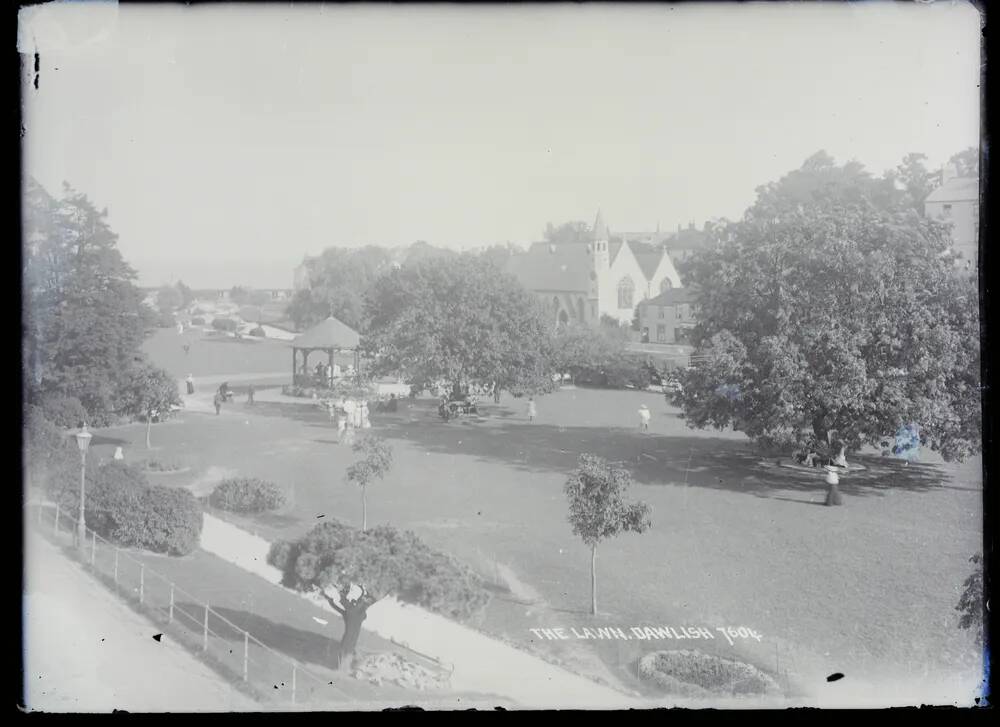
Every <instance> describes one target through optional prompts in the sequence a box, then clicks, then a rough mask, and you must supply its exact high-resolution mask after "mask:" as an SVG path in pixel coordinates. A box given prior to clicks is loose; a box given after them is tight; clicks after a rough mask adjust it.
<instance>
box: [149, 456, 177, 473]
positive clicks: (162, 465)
mask: <svg viewBox="0 0 1000 727" xmlns="http://www.w3.org/2000/svg"><path fill="white" fill-rule="evenodd" d="M180 468H181V466H180V465H179V464H177V463H176V462H161V461H160V460H158V459H150V460H147V461H146V469H147V470H149V471H150V472H176V471H177V470H179V469H180Z"/></svg>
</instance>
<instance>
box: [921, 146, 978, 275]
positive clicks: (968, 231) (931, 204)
mask: <svg viewBox="0 0 1000 727" xmlns="http://www.w3.org/2000/svg"><path fill="white" fill-rule="evenodd" d="M924 216H926V217H928V218H930V219H933V220H938V221H940V222H944V223H947V224H950V225H951V239H952V246H953V248H954V250H955V252H957V253H959V254H960V255H961V256H962V260H963V265H964V267H966V268H967V269H971V270H975V269H976V268H977V265H978V262H979V179H978V178H976V177H958V176H956V172H955V167H954V166H952V165H950V164H949V165H947V166H945V168H944V170H943V171H942V172H941V186H940V187H938V188H937V189H935V190H934V191H933V192H931V193H930V194H929V195H928V196H927V199H926V200H924Z"/></svg>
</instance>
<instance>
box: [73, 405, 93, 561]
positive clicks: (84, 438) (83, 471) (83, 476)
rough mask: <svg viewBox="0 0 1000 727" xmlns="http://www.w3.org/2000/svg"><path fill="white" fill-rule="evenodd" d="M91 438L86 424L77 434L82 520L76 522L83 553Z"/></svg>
mask: <svg viewBox="0 0 1000 727" xmlns="http://www.w3.org/2000/svg"><path fill="white" fill-rule="evenodd" d="M91 437H93V435H92V434H91V433H90V432H88V431H87V424H86V423H84V425H83V429H81V430H80V431H79V432H77V433H76V445H77V446H78V447H79V448H80V518H79V520H77V522H76V539H77V547H78V548H79V549H80V552H81V553H82V552H83V549H84V548H85V547H86V543H87V523H86V521H85V520H84V518H83V504H84V503H83V498H84V490H85V488H86V482H87V448H88V447H89V446H90V440H91Z"/></svg>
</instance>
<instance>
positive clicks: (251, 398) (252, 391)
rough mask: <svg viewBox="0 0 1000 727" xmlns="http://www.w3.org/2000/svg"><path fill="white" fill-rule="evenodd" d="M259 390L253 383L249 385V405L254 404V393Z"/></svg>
mask: <svg viewBox="0 0 1000 727" xmlns="http://www.w3.org/2000/svg"><path fill="white" fill-rule="evenodd" d="M256 391H257V390H256V389H255V388H254V387H253V384H250V386H248V387H247V405H249V406H253V395H254V393H255V392H256Z"/></svg>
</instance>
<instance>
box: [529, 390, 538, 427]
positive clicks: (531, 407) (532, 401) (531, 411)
mask: <svg viewBox="0 0 1000 727" xmlns="http://www.w3.org/2000/svg"><path fill="white" fill-rule="evenodd" d="M536 416H538V410H537V409H536V408H535V397H533V396H529V397H528V421H529V422H533V421H535V417H536Z"/></svg>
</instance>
